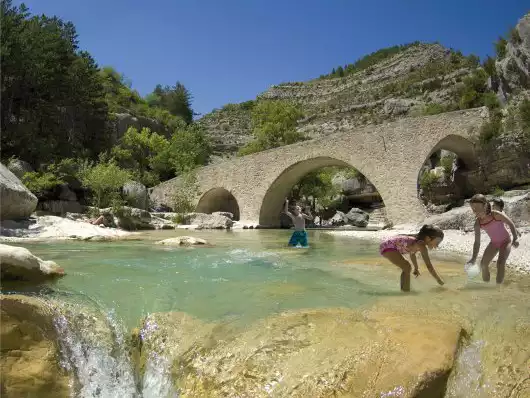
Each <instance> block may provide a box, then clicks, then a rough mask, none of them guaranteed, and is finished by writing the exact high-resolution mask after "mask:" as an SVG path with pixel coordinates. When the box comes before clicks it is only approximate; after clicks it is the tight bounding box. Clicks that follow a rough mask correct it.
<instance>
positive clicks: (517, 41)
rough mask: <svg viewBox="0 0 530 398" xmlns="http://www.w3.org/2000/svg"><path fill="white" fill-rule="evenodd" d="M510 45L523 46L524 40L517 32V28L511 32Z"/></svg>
mask: <svg viewBox="0 0 530 398" xmlns="http://www.w3.org/2000/svg"><path fill="white" fill-rule="evenodd" d="M509 36H510V43H512V44H515V45H517V44H521V43H522V42H523V39H522V38H521V35H520V34H519V31H518V30H517V28H512V30H510V35H509Z"/></svg>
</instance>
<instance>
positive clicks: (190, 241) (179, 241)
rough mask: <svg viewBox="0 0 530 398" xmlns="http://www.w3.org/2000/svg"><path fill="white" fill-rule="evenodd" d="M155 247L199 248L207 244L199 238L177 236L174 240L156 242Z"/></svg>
mask: <svg viewBox="0 0 530 398" xmlns="http://www.w3.org/2000/svg"><path fill="white" fill-rule="evenodd" d="M156 244H157V245H168V246H200V245H206V244H208V242H207V241H206V240H204V239H201V238H195V237H193V236H177V237H176V238H169V239H164V240H161V241H158V242H156Z"/></svg>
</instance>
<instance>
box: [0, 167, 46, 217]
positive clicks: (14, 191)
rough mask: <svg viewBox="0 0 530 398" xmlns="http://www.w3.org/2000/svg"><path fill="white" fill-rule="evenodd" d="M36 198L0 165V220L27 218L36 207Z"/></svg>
mask: <svg viewBox="0 0 530 398" xmlns="http://www.w3.org/2000/svg"><path fill="white" fill-rule="evenodd" d="M37 202H38V200H37V197H36V196H35V195H33V194H32V193H31V192H30V191H29V189H27V188H26V187H25V186H24V185H23V184H22V182H21V181H20V180H19V179H18V178H17V176H16V175H14V174H13V173H12V172H10V171H9V170H8V169H7V167H5V166H4V165H3V164H1V163H0V220H17V219H21V218H27V217H29V216H30V215H31V213H33V212H34V211H35V209H36V207H37Z"/></svg>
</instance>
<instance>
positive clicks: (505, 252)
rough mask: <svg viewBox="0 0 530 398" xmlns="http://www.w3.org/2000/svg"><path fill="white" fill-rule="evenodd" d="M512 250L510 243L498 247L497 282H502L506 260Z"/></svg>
mask: <svg viewBox="0 0 530 398" xmlns="http://www.w3.org/2000/svg"><path fill="white" fill-rule="evenodd" d="M511 251H512V243H511V242H510V243H508V244H507V245H505V246H503V247H501V248H500V249H499V257H498V258H497V278H496V279H497V283H499V284H500V283H502V282H503V281H504V270H505V268H506V260H508V256H509V255H510V252H511Z"/></svg>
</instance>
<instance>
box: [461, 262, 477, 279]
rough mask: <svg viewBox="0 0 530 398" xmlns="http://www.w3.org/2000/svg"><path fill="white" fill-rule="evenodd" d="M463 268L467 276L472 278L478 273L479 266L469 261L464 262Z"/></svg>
mask: <svg viewBox="0 0 530 398" xmlns="http://www.w3.org/2000/svg"><path fill="white" fill-rule="evenodd" d="M464 270H465V271H466V273H467V277H468V278H474V277H476V276H477V275H478V274H480V268H479V266H478V265H477V264H475V263H470V262H468V263H466V264H465V265H464Z"/></svg>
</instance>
